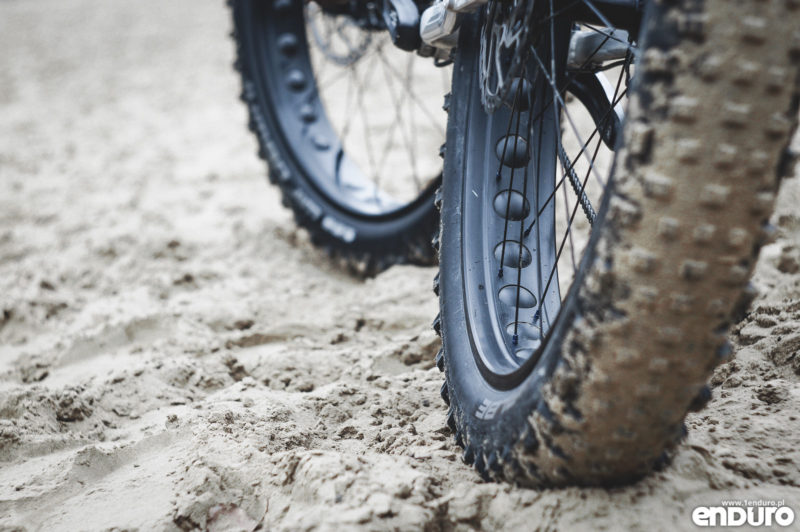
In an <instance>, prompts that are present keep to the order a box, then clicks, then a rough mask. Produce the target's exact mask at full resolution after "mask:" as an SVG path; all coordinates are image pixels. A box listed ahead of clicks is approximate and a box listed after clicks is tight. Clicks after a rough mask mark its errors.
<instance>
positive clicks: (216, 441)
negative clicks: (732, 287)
mask: <svg viewBox="0 0 800 532" xmlns="http://www.w3.org/2000/svg"><path fill="white" fill-rule="evenodd" d="M228 31H229V20H228V18H227V14H226V12H225V10H224V9H223V6H222V5H221V2H210V1H204V2H189V1H186V0H181V1H178V0H172V1H169V2H156V1H155V0H147V1H138V2H100V1H89V0H85V1H78V0H70V1H54V0H39V1H35V2H34V1H24V0H4V1H2V2H0V49H2V50H3V53H2V59H0V176H1V178H0V529H17V528H19V529H29V530H79V529H80V530H83V529H86V530H101V529H117V530H119V529H129V530H130V529H140V530H154V529H170V530H173V529H196V528H200V529H202V528H208V529H209V530H238V529H245V530H251V529H253V528H254V527H256V526H257V524H261V526H262V527H263V528H265V529H291V530H305V529H315V528H317V529H346V530H352V529H364V530H386V529H403V530H414V529H428V530H439V529H444V530H447V529H472V528H484V529H487V530H493V529H506V530H531V529H541V530H572V529H585V530H620V529H631V530H653V529H668V530H674V529H691V528H692V525H691V519H690V514H691V510H692V508H693V507H694V506H696V505H698V504H717V503H719V502H720V500H722V499H732V498H747V499H757V498H762V499H781V500H785V501H786V503H788V504H790V505H793V506H794V507H795V510H797V511H800V503H798V501H799V500H800V487H798V486H800V469H799V466H800V419H798V416H800V388H798V386H797V382H798V376H797V374H798V372H800V356H799V351H800V331H799V330H798V323H799V322H800V274H798V269H800V246H799V245H798V242H800V217H799V216H798V214H797V213H798V211H797V205H798V204H800V180H799V179H791V180H788V181H786V183H785V185H784V189H783V191H782V194H781V196H780V207H779V212H778V214H777V215H776V218H775V223H776V225H777V226H778V228H779V239H778V241H777V242H776V243H774V244H772V245H770V246H769V247H768V248H766V249H765V251H764V254H763V256H762V260H761V262H760V263H759V266H758V272H757V277H756V283H757V285H758V286H759V287H760V288H761V289H762V290H761V295H760V296H759V298H758V299H757V300H756V302H755V305H754V310H753V311H752V312H751V313H750V315H749V316H748V317H747V318H746V320H745V321H744V322H743V323H742V324H740V325H739V326H738V327H737V328H736V331H735V333H734V339H735V341H736V344H737V349H736V354H735V358H734V360H733V361H732V362H730V363H728V364H726V365H725V366H724V367H722V368H721V369H720V370H719V371H718V372H717V373H716V375H715V376H714V380H713V382H714V384H715V399H714V400H713V401H712V403H711V405H710V407H709V408H708V409H707V410H705V411H704V412H702V413H700V414H697V415H692V416H691V417H690V419H689V425H690V428H691V433H690V436H689V438H688V440H687V441H686V443H685V444H684V445H683V446H682V447H681V449H680V451H679V452H678V454H677V456H676V458H675V460H674V462H673V464H672V465H671V466H669V467H668V468H667V469H666V470H664V471H662V472H659V473H656V474H653V475H652V476H650V477H649V478H647V479H645V480H644V481H642V482H640V483H638V484H636V485H634V486H630V487H626V488H621V489H615V490H612V491H606V490H602V489H577V488H572V489H563V490H552V491H533V490H525V489H519V488H514V487H511V486H508V485H503V484H487V483H483V482H481V481H480V479H479V478H478V477H477V476H476V475H475V474H474V473H473V472H472V470H471V469H469V468H468V467H466V466H465V465H463V464H462V463H461V461H460V459H459V456H460V453H459V452H458V450H457V449H456V448H455V447H454V445H453V444H452V442H451V437H450V435H449V434H448V431H447V429H445V428H443V425H444V414H445V411H444V408H443V406H442V404H441V401H440V399H439V397H438V389H439V386H440V383H441V375H440V374H439V372H438V371H437V370H436V369H435V368H433V367H432V361H433V356H434V354H435V352H436V350H437V348H438V340H437V339H436V338H435V337H434V336H433V334H432V333H431V332H430V331H429V324H430V321H431V319H432V318H433V316H434V314H435V311H436V305H437V303H436V301H435V299H434V297H433V295H432V294H431V291H430V283H431V278H432V277H433V274H434V270H433V269H418V268H411V267H398V268H393V269H392V270H390V271H388V272H387V273H385V274H383V275H381V276H379V277H378V278H376V279H373V280H368V281H358V280H355V279H352V278H350V277H348V276H346V275H344V274H342V273H340V272H339V271H337V270H336V269H335V268H333V267H332V266H330V265H329V264H328V263H327V261H326V259H325V257H324V256H322V255H321V254H320V253H318V252H317V251H315V250H314V249H313V248H311V246H310V245H309V244H308V243H307V239H306V237H305V236H304V235H303V234H302V233H301V232H298V231H296V230H295V229H294V228H293V225H292V223H291V218H290V215H289V213H288V212H287V211H285V210H284V209H283V208H282V207H280V202H279V198H278V196H277V194H276V191H275V190H274V189H272V188H269V187H268V186H267V185H266V184H265V179H264V168H263V166H262V164H261V162H260V161H259V160H257V158H256V157H255V155H254V154H255V151H256V149H255V144H254V141H253V139H251V137H250V135H249V133H248V132H247V129H246V126H245V125H246V117H245V112H244V109H243V107H242V106H241V105H240V104H239V103H238V102H237V100H236V95H237V94H238V91H239V87H238V80H237V79H236V78H235V76H234V74H233V72H232V71H231V68H230V64H231V61H232V53H233V52H232V45H231V43H230V42H229V40H228V39H227V33H228Z"/></svg>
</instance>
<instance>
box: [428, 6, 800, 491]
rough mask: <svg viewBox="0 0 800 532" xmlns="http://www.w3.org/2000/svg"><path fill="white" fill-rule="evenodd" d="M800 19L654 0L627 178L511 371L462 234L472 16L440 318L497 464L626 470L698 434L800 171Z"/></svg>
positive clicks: (447, 365)
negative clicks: (484, 343)
mask: <svg viewBox="0 0 800 532" xmlns="http://www.w3.org/2000/svg"><path fill="white" fill-rule="evenodd" d="M799 19H800V4H798V3H797V2H789V1H784V0H772V1H758V0H749V1H744V0H743V1H739V2H735V3H733V2H727V1H725V0H706V1H705V2H696V1H689V0H687V1H664V2H658V3H655V2H654V3H652V5H651V6H650V9H649V10H648V12H647V14H646V18H645V23H644V27H645V29H644V32H645V33H644V37H643V39H642V40H641V41H640V46H641V47H643V48H644V51H643V52H642V55H643V57H644V60H643V61H641V62H640V63H639V65H638V67H637V68H638V71H637V72H638V73H637V77H638V78H639V80H638V86H637V87H636V88H635V90H634V92H633V93H632V94H631V96H630V105H629V109H628V114H627V119H626V124H625V129H624V143H625V144H624V148H623V149H622V150H621V152H619V153H618V156H617V164H616V174H615V181H614V185H613V187H611V188H610V189H609V191H608V192H607V193H606V195H605V198H604V201H603V206H602V208H601V209H600V212H599V215H598V220H597V222H596V224H595V226H594V229H593V231H592V236H591V240H590V242H589V245H588V246H587V250H586V252H585V254H584V258H583V260H582V263H581V266H580V272H579V274H578V276H577V277H576V280H575V282H574V283H573V286H572V288H571V290H570V293H569V295H568V296H567V297H566V299H565V300H564V302H563V304H562V307H561V313H560V314H559V316H558V318H557V320H556V322H555V324H554V325H553V327H552V329H551V334H550V336H549V337H548V340H547V341H546V342H545V343H544V345H543V347H542V354H541V357H540V358H539V359H538V362H537V363H536V364H535V365H534V366H531V367H529V368H527V371H526V372H525V373H524V375H523V376H522V377H520V378H519V379H518V382H514V383H511V384H508V383H506V384H505V385H503V386H498V385H497V384H496V383H495V382H493V379H492V378H491V376H488V375H487V374H486V371H485V369H484V368H482V366H481V363H480V362H479V360H480V355H479V353H477V352H476V351H475V345H476V342H475V341H473V336H472V335H473V332H472V327H473V326H472V325H470V319H472V318H473V316H472V315H471V314H470V305H469V302H468V301H466V300H465V291H464V287H463V283H464V271H465V270H466V269H468V268H470V265H469V264H464V263H463V262H462V251H461V250H462V245H463V242H464V240H465V239H468V238H475V237H476V236H475V235H469V234H464V233H463V232H462V224H463V220H464V218H465V216H466V215H465V211H466V210H467V208H468V207H467V203H466V200H465V197H466V196H467V195H468V194H469V191H467V190H465V187H464V183H465V179H464V175H465V172H467V171H468V169H467V168H465V161H466V160H467V151H468V150H470V149H472V150H475V149H476V148H474V147H471V146H470V145H469V142H468V139H469V134H470V132H469V128H470V127H473V123H472V122H471V120H473V117H472V116H471V112H472V111H471V109H474V108H475V105H474V101H475V99H476V98H479V97H480V96H479V94H478V93H479V88H478V82H477V79H478V76H477V50H478V45H477V42H478V39H479V35H480V33H479V18H478V17H473V18H471V19H470V20H467V21H465V23H464V25H462V28H461V39H460V43H459V48H458V53H457V56H456V63H455V70H454V72H455V74H454V80H453V93H452V95H451V98H450V105H451V107H450V121H449V123H448V136H447V152H446V158H445V170H444V180H443V186H442V213H441V214H442V220H441V250H440V275H438V276H437V278H436V280H435V281H434V289H435V291H436V292H437V294H438V295H439V300H440V315H439V316H438V317H437V318H436V320H435V321H434V329H435V330H436V331H437V333H439V334H440V335H441V336H442V339H443V349H442V351H441V352H440V353H439V354H438V355H437V360H436V362H437V366H438V367H439V369H440V370H442V371H444V372H445V377H446V381H445V383H444V385H443V386H442V397H443V399H444V400H445V402H446V403H447V404H448V405H449V411H448V415H447V424H448V426H449V427H450V429H451V430H452V431H453V433H454V435H455V441H456V443H457V444H458V445H460V446H462V447H463V448H464V455H463V458H464V461H465V462H466V463H468V464H473V465H474V467H475V468H476V469H477V470H478V472H479V473H480V474H481V475H483V476H484V478H486V479H489V478H494V479H505V480H508V481H512V482H516V483H520V484H525V485H532V486H554V485H568V484H580V485H613V484H619V483H624V482H628V481H631V480H634V479H637V478H640V477H641V476H642V475H644V474H646V473H647V472H649V471H651V470H652V469H653V468H654V467H656V466H657V465H659V464H663V463H664V461H665V460H666V459H667V457H668V454H666V453H665V452H668V451H669V450H670V449H671V448H672V447H673V446H674V445H676V444H677V443H678V442H679V441H680V440H681V438H682V437H683V435H684V434H685V429H684V425H683V419H684V417H685V415H686V413H687V411H689V410H690V409H696V408H699V407H701V406H702V404H703V402H704V401H707V399H708V397H707V388H705V383H706V381H707V379H708V378H709V376H710V374H711V372H712V371H713V368H714V367H715V366H716V364H718V363H719V362H720V361H722V360H724V359H725V358H726V357H728V356H730V354H731V348H730V345H729V344H727V343H726V342H725V338H724V332H725V330H726V328H727V327H728V325H729V324H730V323H731V321H732V316H735V315H736V314H737V312H740V310H741V305H742V304H743V303H744V304H746V302H747V301H749V300H750V299H752V292H751V288H750V287H749V285H748V278H749V275H750V273H751V272H752V268H753V267H754V264H755V259H756V257H757V253H758V249H759V248H760V246H761V245H762V244H763V243H764V242H765V241H766V240H767V238H768V236H769V226H768V224H767V220H768V217H769V215H770V213H771V209H772V206H773V203H774V198H775V193H776V191H777V186H778V183H779V179H780V178H781V177H782V176H784V175H786V174H787V172H790V171H792V168H791V167H792V165H791V164H790V163H791V161H792V157H791V154H790V152H789V151H788V143H789V140H790V138H791V135H792V134H793V132H794V130H795V127H796V116H797V110H798V101H799V100H798V92H797V89H798V83H799V80H800V77H799V73H798V62H799V60H800V33H798V32H797V31H796V30H795V28H797V27H799V26H798V20H799ZM742 65H745V66H746V68H744V67H743V66H742ZM752 68H755V69H757V72H758V73H761V74H763V77H759V76H755V77H754V76H753V74H752V71H751V73H750V74H746V71H748V69H750V70H752ZM704 154H708V155H709V157H708V158H707V159H705V158H703V157H702V156H703V155H704ZM487 179H488V177H487ZM695 227H702V228H703V230H702V231H700V230H691V229H692V228H695ZM486 260H489V258H488V257H487V259H486ZM478 326H480V324H479V325H478Z"/></svg>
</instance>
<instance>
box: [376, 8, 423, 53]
mask: <svg viewBox="0 0 800 532" xmlns="http://www.w3.org/2000/svg"><path fill="white" fill-rule="evenodd" d="M382 15H383V22H384V24H386V29H387V30H389V35H390V36H391V38H392V43H394V45H395V46H397V47H398V48H400V49H402V50H407V51H413V50H416V49H418V48H419V46H420V44H421V39H420V34H419V9H418V8H417V5H416V4H415V3H414V2H413V1H412V0H383V12H382Z"/></svg>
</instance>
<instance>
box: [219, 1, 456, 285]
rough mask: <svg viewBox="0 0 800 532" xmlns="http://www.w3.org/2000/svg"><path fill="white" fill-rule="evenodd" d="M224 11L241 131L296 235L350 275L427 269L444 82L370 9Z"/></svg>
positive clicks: (298, 5)
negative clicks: (242, 116) (242, 107)
mask: <svg viewBox="0 0 800 532" xmlns="http://www.w3.org/2000/svg"><path fill="white" fill-rule="evenodd" d="M230 4H231V7H232V9H233V21H234V38H235V40H236V45H237V56H238V57H237V61H236V66H237V69H238V71H239V72H240V74H241V77H242V99H243V100H244V102H245V103H246V104H247V106H248V110H249V112H250V127H251V129H252V130H253V132H254V133H255V134H256V136H257V138H258V141H259V145H260V150H259V153H260V155H261V156H262V157H264V158H265V159H266V161H267V162H268V164H269V177H270V179H271V181H272V182H273V183H275V184H277V185H278V186H279V187H280V188H281V190H282V192H283V199H284V203H285V204H286V205H287V206H289V207H290V208H291V209H292V210H293V211H294V213H295V218H296V220H297V222H298V224H299V225H301V226H303V227H305V228H306V229H308V231H309V232H310V234H311V238H312V241H313V242H314V243H315V244H317V245H318V246H320V247H322V248H324V249H326V250H327V251H328V252H330V253H331V254H332V255H335V256H337V257H341V258H343V259H345V260H346V262H347V264H348V265H349V266H350V267H351V268H353V269H355V270H357V271H358V272H360V273H366V274H372V273H376V272H378V271H380V270H382V269H384V268H385V267H387V266H389V265H391V264H395V263H401V262H410V263H416V264H431V263H433V262H434V261H435V260H436V257H435V254H434V252H433V250H432V249H431V246H430V242H431V238H432V236H433V233H434V232H435V229H436V226H437V223H438V213H437V212H436V209H435V207H434V204H433V196H434V193H435V190H436V188H437V187H438V186H439V183H440V180H441V179H440V176H441V160H440V159H439V157H438V151H439V150H438V146H440V145H441V144H442V143H443V142H444V122H445V119H446V116H445V114H444V112H443V111H442V109H441V108H440V107H439V105H438V104H439V102H441V97H442V94H443V93H444V89H445V88H446V86H447V84H449V77H448V76H449V72H448V71H446V70H441V71H437V70H440V69H437V67H435V66H434V64H433V61H432V60H431V59H426V58H421V57H419V56H417V55H414V54H408V53H405V52H402V51H399V50H397V49H396V48H394V46H393V45H392V43H391V41H390V40H389V37H388V34H387V32H386V31H385V30H384V29H383V28H382V26H381V24H382V23H381V22H380V17H379V14H378V13H377V12H374V10H373V9H372V8H371V7H369V6H373V4H369V6H367V5H366V4H365V5H364V6H360V5H359V6H356V5H355V3H353V5H352V6H351V5H349V4H346V3H345V4H337V5H334V7H332V8H330V9H336V10H338V11H331V10H329V9H327V8H326V9H327V10H323V8H321V7H319V6H318V5H317V4H315V3H306V2H292V1H289V0H275V1H269V2H260V1H251V0H233V1H231V2H230ZM356 10H358V11H357V12H356ZM431 80H432V81H433V82H431Z"/></svg>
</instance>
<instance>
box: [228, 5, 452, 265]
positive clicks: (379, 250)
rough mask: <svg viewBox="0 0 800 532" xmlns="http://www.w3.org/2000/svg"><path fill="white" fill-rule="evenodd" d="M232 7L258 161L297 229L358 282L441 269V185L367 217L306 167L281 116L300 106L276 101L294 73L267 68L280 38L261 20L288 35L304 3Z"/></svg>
mask: <svg viewBox="0 0 800 532" xmlns="http://www.w3.org/2000/svg"><path fill="white" fill-rule="evenodd" d="M228 5H229V6H230V7H231V9H232V15H233V28H234V30H233V32H232V37H233V39H234V41H235V43H236V56H237V59H236V62H235V64H234V66H235V68H236V70H237V71H238V73H239V74H240V75H241V80H242V93H241V99H242V101H243V102H244V103H245V104H246V105H247V109H248V111H249V114H250V120H249V127H250V130H251V131H252V132H253V133H254V134H255V136H256V138H257V139H258V144H259V151H258V154H259V156H260V157H261V158H262V159H264V161H266V163H267V165H268V175H269V179H270V181H271V182H272V183H273V184H275V185H277V186H278V187H280V189H281V192H282V195H283V203H284V205H285V206H287V207H289V208H290V209H292V211H293V212H294V216H295V220H296V222H297V224H298V225H300V226H301V227H304V228H305V229H307V230H308V232H309V233H310V236H311V241H312V242H313V243H314V244H315V245H316V246H318V247H320V248H322V249H324V250H326V251H327V252H328V253H329V254H330V255H331V256H332V257H333V258H336V259H341V261H342V262H343V263H344V264H345V265H346V267H347V268H348V269H350V270H351V271H352V272H353V273H356V274H360V275H373V274H375V273H378V272H380V271H382V270H384V269H385V268H387V267H389V266H391V265H393V264H400V263H411V264H418V265H431V264H435V262H436V259H437V257H436V254H435V252H434V251H433V249H432V248H431V240H432V237H433V235H434V234H435V232H436V228H437V226H438V212H437V210H436V208H435V206H434V204H433V198H434V194H435V191H436V189H437V188H438V186H439V184H440V179H441V178H439V179H437V180H436V181H435V182H433V183H432V184H430V185H429V186H428V187H427V188H426V189H424V190H423V191H422V192H421V194H420V195H419V197H418V198H417V199H416V200H415V201H413V202H411V203H409V204H407V205H405V206H403V207H402V208H400V209H398V210H397V211H395V212H391V213H387V214H385V215H368V214H365V213H363V212H358V210H357V209H351V208H347V207H346V206H343V205H342V204H341V203H340V202H337V201H336V199H335V198H332V197H331V195H330V194H329V193H327V192H326V190H324V188H323V187H321V186H319V179H318V176H315V175H313V174H312V173H311V172H310V171H309V170H308V168H307V167H306V166H305V165H304V160H303V159H304V156H303V151H302V150H303V149H304V148H305V146H304V145H298V143H292V142H290V141H289V140H288V138H287V135H286V130H285V129H284V128H285V127H287V126H286V124H285V122H286V121H282V120H281V119H280V116H279V115H280V113H281V112H282V110H283V111H285V110H286V109H287V108H289V107H295V108H296V107H297V106H296V105H295V106H290V105H284V104H277V105H276V103H275V102H274V100H273V98H274V97H275V95H274V91H276V90H278V89H276V88H275V87H276V83H274V81H275V80H286V81H287V83H288V79H287V76H288V71H289V69H290V68H291V65H290V64H289V62H288V61H285V62H283V63H281V69H282V71H280V72H274V71H272V72H270V71H266V69H265V68H264V67H263V65H264V63H263V58H262V56H263V54H264V53H265V52H264V50H265V49H277V47H278V43H277V41H278V39H279V37H280V36H279V35H276V34H275V33H274V32H269V31H264V27H263V25H262V24H261V23H260V22H259V20H260V18H263V17H269V20H270V23H274V24H278V25H281V24H282V25H283V27H284V28H286V27H290V26H291V24H292V23H296V22H297V18H298V16H300V17H302V9H303V3H302V2H289V1H284V0H275V1H268V2H260V1H255V0H229V1H228ZM298 14H299V15H298ZM284 18H285V19H286V20H283V19H284ZM303 31H304V30H303ZM298 55H300V54H298ZM280 90H287V91H288V89H285V88H284V89H280ZM315 93H316V87H315V84H314V83H309V84H307V86H306V88H305V89H304V90H303V91H301V93H300V94H299V96H298V98H300V97H301V96H302V97H304V98H305V97H310V96H309V95H312V96H313V95H314V94H315ZM308 142H311V139H308Z"/></svg>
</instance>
